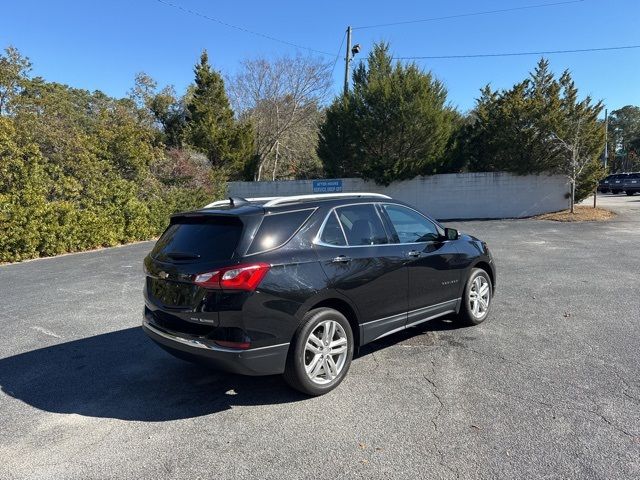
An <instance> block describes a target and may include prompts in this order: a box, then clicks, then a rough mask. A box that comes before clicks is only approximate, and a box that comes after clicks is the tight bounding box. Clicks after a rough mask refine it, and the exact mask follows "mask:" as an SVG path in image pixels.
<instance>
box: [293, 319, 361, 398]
mask: <svg viewBox="0 0 640 480" xmlns="http://www.w3.org/2000/svg"><path fill="white" fill-rule="evenodd" d="M331 326H333V328H334V335H333V336H332V337H331V338H330V339H329V340H327V339H328V338H329V335H330V334H331ZM327 328H329V329H328V330H327ZM325 332H326V335H327V336H326V337H325ZM311 334H313V335H314V337H315V339H316V340H318V341H319V342H320V344H319V343H318V342H316V341H314V340H313V339H312V338H311ZM327 342H329V344H327ZM332 344H333V345H334V347H330V346H329V345H332ZM343 347H345V348H344V350H343ZM313 349H315V350H314V351H312V350H313ZM353 350H354V348H353V332H352V331H351V325H350V324H349V321H348V320H347V319H346V318H345V316H344V315H342V314H341V313H340V312H338V311H337V310H334V309H332V308H316V309H314V310H311V311H309V312H307V314H306V315H305V316H304V318H303V320H302V323H301V324H300V327H299V328H298V330H297V332H296V334H295V335H294V339H293V342H291V348H290V349H289V355H288V357H287V365H286V367H285V372H284V379H285V381H286V382H287V383H288V384H289V385H290V386H291V387H293V388H295V389H296V390H299V391H301V392H302V393H306V394H307V395H313V396H317V395H324V394H325V393H328V392H330V391H331V390H333V389H334V388H336V387H337V386H338V385H340V382H342V380H343V379H344V377H345V376H346V374H347V372H348V371H349V367H350V366H351V359H352V358H353ZM332 351H335V352H340V353H335V354H331V352H332ZM314 361H315V363H314ZM310 367H313V368H311V369H310ZM307 369H310V373H307ZM327 372H328V373H327ZM336 372H337V373H336ZM314 373H315V374H316V375H315V376H314Z"/></svg>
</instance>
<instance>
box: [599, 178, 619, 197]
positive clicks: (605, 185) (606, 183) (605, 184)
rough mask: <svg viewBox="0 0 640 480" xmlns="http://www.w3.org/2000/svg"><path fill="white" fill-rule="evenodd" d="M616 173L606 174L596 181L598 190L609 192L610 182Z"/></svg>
mask: <svg viewBox="0 0 640 480" xmlns="http://www.w3.org/2000/svg"><path fill="white" fill-rule="evenodd" d="M615 176H616V174H613V175H607V176H606V177H604V178H603V179H602V180H600V181H599V182H598V191H599V192H602V193H609V192H610V191H611V183H612V180H613V178H614V177H615Z"/></svg>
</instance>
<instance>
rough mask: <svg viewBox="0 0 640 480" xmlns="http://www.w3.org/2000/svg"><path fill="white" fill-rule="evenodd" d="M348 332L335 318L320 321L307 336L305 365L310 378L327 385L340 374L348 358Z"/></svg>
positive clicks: (319, 383)
mask: <svg viewBox="0 0 640 480" xmlns="http://www.w3.org/2000/svg"><path fill="white" fill-rule="evenodd" d="M347 345H348V341H347V334H346V333H345V331H344V328H343V327H342V325H340V324H339V323H338V322H336V321H335V320H325V321H323V322H320V323H319V324H318V325H317V326H316V327H315V328H314V329H313V330H312V331H311V333H310V334H309V336H308V337H307V342H306V344H305V348H304V367H305V371H306V372H307V376H308V377H309V379H310V380H311V381H312V382H314V383H317V384H318V385H326V384H327V383H330V382H332V381H333V380H334V379H335V378H337V377H338V375H340V372H342V369H343V368H344V365H345V362H346V360H347V353H348V351H347Z"/></svg>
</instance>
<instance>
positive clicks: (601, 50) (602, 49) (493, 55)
mask: <svg viewBox="0 0 640 480" xmlns="http://www.w3.org/2000/svg"><path fill="white" fill-rule="evenodd" d="M632 48H640V45H624V46H620V47H600V48H578V49H575V50H547V51H540V52H511V53H477V54H471V55H427V56H419V57H393V58H394V59H395V60H433V59H449V58H485V57H519V56H525V55H553V54H556V53H584V52H604V51H608V50H629V49H632Z"/></svg>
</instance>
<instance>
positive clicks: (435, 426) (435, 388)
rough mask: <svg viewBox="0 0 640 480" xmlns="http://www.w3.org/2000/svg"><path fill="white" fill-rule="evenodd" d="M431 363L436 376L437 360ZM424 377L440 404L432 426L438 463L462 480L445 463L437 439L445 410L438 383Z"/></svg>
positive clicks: (455, 470)
mask: <svg viewBox="0 0 640 480" xmlns="http://www.w3.org/2000/svg"><path fill="white" fill-rule="evenodd" d="M430 361H431V369H432V373H433V375H435V372H436V363H435V360H434V359H433V358H432V359H430ZM422 376H423V378H424V379H425V380H426V381H427V383H428V384H429V385H430V386H431V388H429V391H430V392H431V395H433V397H434V398H435V399H436V400H437V401H438V403H439V406H438V410H437V411H436V414H435V416H434V417H433V418H431V424H432V425H433V430H434V433H435V437H436V438H434V441H433V446H434V448H435V450H436V453H437V454H438V457H439V458H440V460H439V462H438V463H439V464H440V465H441V466H442V467H444V468H445V469H447V470H448V471H449V472H451V473H452V474H453V475H455V478H460V472H459V471H458V469H457V468H455V467H452V466H451V465H449V464H448V463H447V462H445V455H444V452H443V451H442V449H441V448H440V443H439V441H438V440H439V439H438V438H437V437H438V436H439V434H440V427H439V426H438V420H439V419H440V416H441V415H442V411H443V410H444V409H445V404H444V402H443V401H442V397H441V396H440V394H439V393H438V386H437V385H436V383H435V382H434V381H433V380H432V379H430V378H429V377H428V376H427V374H426V373H423V374H422Z"/></svg>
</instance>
